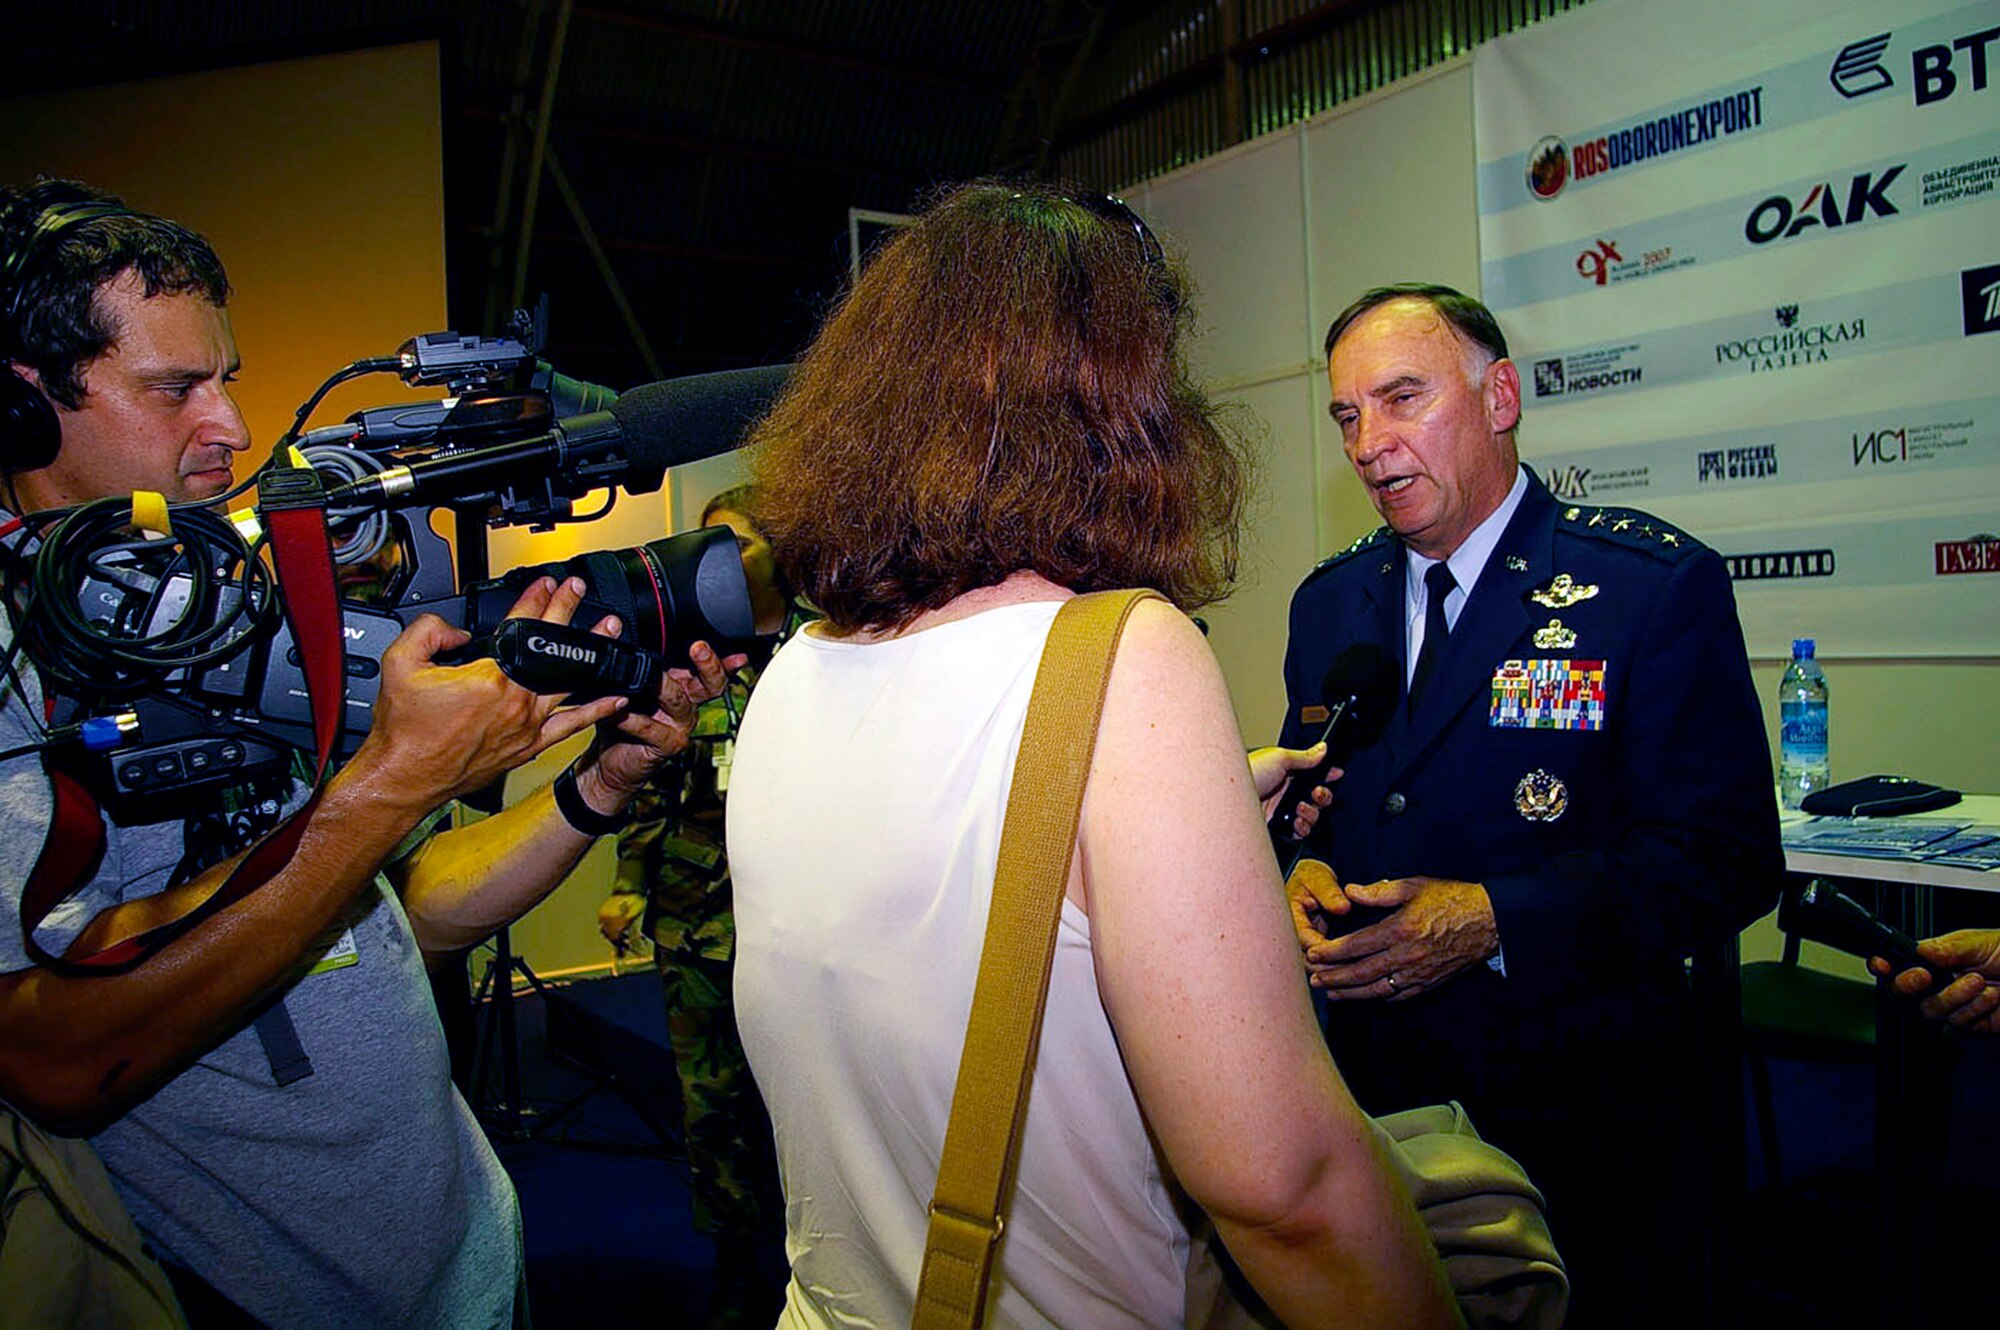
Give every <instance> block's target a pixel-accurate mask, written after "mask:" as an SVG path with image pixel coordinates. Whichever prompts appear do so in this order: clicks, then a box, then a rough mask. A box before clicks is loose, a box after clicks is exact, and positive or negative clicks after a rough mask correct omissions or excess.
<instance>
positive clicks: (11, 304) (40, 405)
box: [0, 199, 132, 473]
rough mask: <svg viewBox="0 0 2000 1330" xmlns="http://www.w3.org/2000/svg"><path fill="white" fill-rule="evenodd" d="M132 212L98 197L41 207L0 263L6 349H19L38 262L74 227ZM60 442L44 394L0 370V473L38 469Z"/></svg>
mask: <svg viewBox="0 0 2000 1330" xmlns="http://www.w3.org/2000/svg"><path fill="white" fill-rule="evenodd" d="M131 215H132V210H131V209H130V208H127V207H125V206H124V205H123V204H120V203H110V202H106V201H103V200H99V199H78V200H75V201H73V202H70V203H52V204H50V205H49V206H48V207H46V208H44V209H42V213H41V216H39V217H37V218H36V219H35V225H34V227H33V229H31V230H30V231H29V232H28V235H27V237H26V238H25V239H24V240H23V241H22V242H21V244H20V246H19V247H18V248H15V249H10V250H9V251H8V252H7V257H6V259H5V261H4V262H0V292H4V293H5V296H6V302H7V336H6V345H7V348H8V349H9V350H18V349H20V341H19V332H20V326H21V325H20V312H21V293H22V292H23V291H24V290H26V289H27V285H28V278H29V277H30V276H31V275H32V274H33V271H34V265H35V262H36V260H37V259H39V258H40V257H41V256H42V255H43V254H45V253H47V252H48V251H49V250H50V249H51V248H53V247H54V245H55V242H56V240H57V238H58V237H60V236H61V235H63V234H64V233H65V232H67V231H69V230H70V229H71V228H73V227H78V226H83V225H85V224H86V223H89V222H94V221H97V220H98V219H100V218H103V217H129V216H131ZM61 446H62V425H61V423H60V422H59V421H58V420H57V419H56V409H55V407H54V405H52V404H51V403H50V401H49V399H48V397H47V396H46V395H45V394H44V393H43V392H42V390H41V389H39V388H37V387H36V386H35V385H34V384H32V383H29V382H28V381H27V380H26V379H24V378H22V377H21V376H20V375H19V374H16V373H15V372H14V371H13V369H12V367H11V366H9V367H6V368H4V369H0V472H9V473H11V472H15V471H34V470H38V469H39V468H41V467H45V466H47V465H48V464H49V463H51V462H53V461H55V460H56V452H57V450H58V449H60V448H61Z"/></svg>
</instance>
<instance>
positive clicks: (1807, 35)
mask: <svg viewBox="0 0 2000 1330" xmlns="http://www.w3.org/2000/svg"><path fill="white" fill-rule="evenodd" d="M1723 34H1727V36H1726V38H1723V39H1721V40H1719V37H1720V35H1723ZM1473 100H1474V108H1475V109H1474V125H1475V133H1476V140H1477V157H1478V161H1479V166H1478V177H1477V181H1476V183H1477V188H1478V198H1479V214H1480V226H1479V235H1480V249H1481V253H1480V259H1481V279H1482V282H1481V295H1482V297H1483V298H1484V299H1485V300H1486V302H1487V303H1488V304H1489V305H1490V306H1491V307H1492V308H1493V309H1494V312H1495V313H1496V314H1497V315H1498V316H1499V318H1500V323H1501V326H1502V328H1503V330H1504V331H1505V332H1506V334H1507V338H1508V341H1509V343H1510V345H1511V346H1512V348H1513V358H1514V360H1515V362H1516V363H1517V364H1518V365H1519V367H1520V372H1521V380H1522V394H1521V395H1522V398H1523V408H1524V434H1523V437H1524V438H1525V439H1527V440H1529V441H1530V448H1531V451H1532V450H1533V449H1534V448H1535V446H1536V445H1537V444H1539V445H1540V446H1542V447H1546V448H1548V449H1550V451H1548V452H1546V453H1541V452H1537V453H1535V454H1534V456H1533V457H1532V460H1533V461H1534V462H1535V463H1536V465H1537V466H1538V467H1540V468H1542V469H1543V470H1544V471H1545V472H1546V474H1547V476H1548V479H1549V481H1550V483H1551V485H1552V487H1554V488H1555V489H1556V490H1557V492H1558V493H1561V494H1563V495H1565V496H1566V497H1567V498H1568V499H1570V500H1571V501H1574V502H1583V503H1607V504H1613V505H1619V504H1626V505H1632V506H1640V507H1646V508H1650V509H1652V510H1653V511H1656V512H1658V513H1659V514H1660V515H1661V516H1662V517H1665V518H1667V519H1668V520H1669V521H1675V522H1678V523H1680V524H1681V525H1683V526H1686V527H1687V528H1688V529H1689V530H1690V531H1691V532H1692V533H1693V534H1694V535H1695V536H1697V537H1699V538H1700V539H1702V540H1704V541H1706V542H1708V543H1709V544H1710V545H1713V546H1715V547H1716V548H1717V549H1720V550H1723V551H1724V552H1725V553H1728V554H1731V555H1734V556H1737V561H1736V562H1735V563H1734V564H1733V565H1732V571H1734V572H1735V573H1736V574H1737V575H1738V577H1739V582H1738V585H1739V588H1740V590H1741V593H1742V595H1741V603H1742V604H1743V605H1744V606H1745V630H1746V633H1747V634H1748V635H1749V636H1750V637H1751V638H1752V639H1753V640H1757V641H1763V642H1770V641H1776V642H1777V643H1779V644H1780V645H1782V642H1783V640H1784V634H1785V633H1786V632H1788V631H1791V630H1793V629H1797V628H1804V629H1806V631H1808V632H1810V633H1812V634H1813V635H1815V636H1818V637H1820V638H1821V639H1822V640H1823V642H1824V643H1825V645H1826V648H1827V650H1829V651H1830V652H1832V653H1835V654H1840V653H1843V652H1847V651H1852V650H1855V649H1857V648H1856V647H1855V646H1854V645H1853V643H1855V642H1859V641H1862V640H1864V639H1865V640H1866V641H1867V642H1868V643H1869V644H1870V647H1869V649H1870V650H1871V651H1876V652H1881V651H1885V650H1887V651H1900V652H1904V653H1907V654H1913V655H1926V654H1935V653H1940V652H1946V653H1966V652H1970V653H1976V654H1985V655H1992V654H2000V577H1995V576H1993V575H1992V574H1991V573H1989V572H1987V571H1986V569H1987V562H1986V561H1987V560H1988V558H1989V555H1988V553H1987V551H1988V548H1989V547H1988V545H1987V544H1985V543H1982V542H1984V541H1986V540H1987V538H1988V537H1989V536H1991V535H1992V534H1994V529H1995V525H1996V524H1995V523H1993V522H1990V521H1986V520H1984V519H1982V520H1980V521H1975V522H1964V521H1958V520H1956V519H1954V520H1953V521H1952V522H1950V523H1948V524H1947V526H1946V528H1945V529H1931V527H1930V526H1929V525H1927V524H1928V523H1932V522H1934V521H1939V520H1942V519H1936V518H1919V517H1916V516H1914V515H1915V514H1919V513H1933V514H1934V513H1936V512H1938V511H1940V510H1945V511H1952V510H1959V509H1962V508H1964V507H1965V505H1967V504H1972V505H1974V508H1973V511H1975V512H1976V511H1978V508H1977V505H1982V504H1984V503H1986V502H1987V496H1993V495H2000V397H1994V396H1975V394H1990V393H2000V377H1996V375H1995V372H1994V371H1995V366H1996V365H2000V358H1996V355H1995V352H1996V351H2000V239H1996V238H2000V0H1971V2H1970V3H1963V2H1959V0H1760V3H1759V4H1758V5H1756V6H1751V7H1745V6H1742V5H1740V4H1736V3H1734V2H1733V0H1645V2H1644V3H1641V0H1602V2H1601V3H1598V4H1593V5H1590V6H1585V7H1582V8H1579V9H1574V10H1572V11H1570V12H1568V13H1565V14H1563V15H1562V16H1560V17H1557V18H1554V19H1551V20H1549V21H1547V22H1544V23H1541V24H1537V25H1535V26H1534V27H1532V28H1529V29H1525V30H1523V31H1521V32H1518V33H1515V34H1512V35H1510V36H1508V37H1504V38H1500V39H1498V40H1496V41H1492V42H1488V43H1486V44H1484V45H1483V46H1481V47H1480V48H1479V49H1478V50H1477V51H1476V52H1475V53H1474V56H1473ZM1914 219H1922V220H1921V221H1918V220H1914ZM1905 223H1909V224H1908V225H1906V224H1905ZM1885 352H1887V353H1897V354H1894V355H1892V356H1891V357H1890V358H1889V359H1888V360H1886V361H1885V360H1884V359H1883V353H1885ZM1891 366H1893V373H1891V371H1890V367H1891ZM1911 404H1914V405H1911ZM1744 421H1768V422H1778V423H1777V424H1775V425H1771V426H1765V427H1759V428H1754V429H1753V428H1745V427H1744V426H1743V424H1742V422H1744ZM1855 486H1861V487H1865V490H1866V496H1867V497H1866V498H1865V499H1862V498H1860V497H1859V495H1858V494H1857V491H1856V489H1855V488H1853V487H1855ZM1860 513H1868V514H1878V513H1879V514H1880V515H1881V517H1880V522H1879V529H1876V531H1875V534H1873V535H1870V534H1869V531H1870V530H1871V529H1870V528H1868V527H1867V526H1866V525H1865V524H1862V525H1857V523H1858V522H1859V521H1860V519H1859V518H1858V517H1857V516H1856V514H1860ZM1691 518H1692V519H1708V520H1707V521H1706V524H1704V522H1703V521H1691V520H1688V519H1691ZM1780 520H1782V521H1783V522H1784V523H1786V524H1787V533H1786V534H1782V535H1780V534H1776V533H1773V532H1772V531H1768V530H1759V529H1756V528H1757V527H1758V526H1759V525H1762V524H1768V523H1771V522H1775V521H1780ZM1836 537H1837V538H1836ZM1774 588H1775V589H1776V590H1775V591H1773V589H1774ZM1968 588H1971V590H1968ZM1972 606H1977V607H1983V608H1982V612H1981V613H1979V614H1976V615H1968V613H1967V611H1968V608H1969V607H1972Z"/></svg>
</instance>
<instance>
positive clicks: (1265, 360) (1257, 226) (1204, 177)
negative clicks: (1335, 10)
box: [1132, 133, 1308, 384]
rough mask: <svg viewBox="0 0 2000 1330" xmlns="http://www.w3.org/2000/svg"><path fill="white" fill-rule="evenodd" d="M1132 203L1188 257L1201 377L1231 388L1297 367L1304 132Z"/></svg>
mask: <svg viewBox="0 0 2000 1330" xmlns="http://www.w3.org/2000/svg"><path fill="white" fill-rule="evenodd" d="M1132 203H1133V206H1134V207H1136V208H1138V209H1139V211H1140V213H1141V215H1143V216H1144V217H1145V218H1146V220H1147V222H1148V223H1149V224H1151V225H1152V226H1153V227H1154V228H1155V229H1156V230H1158V231H1159V233H1160V234H1161V235H1163V236H1167V237H1169V238H1170V243H1171V244H1172V245H1173V246H1174V248H1175V249H1176V250H1179V251H1180V252H1182V253H1183V254H1184V255H1185V258H1186V261H1187V264H1188V270H1189V273H1190V275H1191V276H1192V278H1193V280H1194V302H1195V305H1194V307H1195V315H1196V319H1197V325H1196V326H1197V328H1198V330H1199V335H1198V336H1197V337H1196V339H1195V341H1194V343H1193V344H1192V345H1191V346H1190V347H1189V359H1190V363H1191V364H1192V366H1193V367H1194V370H1195V373H1196V374H1197V375H1198V376H1199V377H1200V378H1201V379H1202V380H1204V381H1205V382H1208V383H1213V384H1233V383H1242V382H1245V381H1254V380H1258V379H1263V378H1268V377H1270V376H1271V374H1272V373H1273V372H1274V371H1276V370H1283V371H1287V372H1289V371H1294V370H1296V369H1297V368H1298V366H1299V362H1300V351H1299V345H1300V340H1301V337H1302V334H1303V332H1304V330H1305V329H1306V327H1307V325H1308V319H1307V312H1306V288H1305V283H1304V282H1302V281H1300V280H1299V274H1300V273H1301V272H1302V271H1303V270H1304V267H1305V226H1304V223H1303V221H1302V220H1301V219H1302V217H1303V209H1304V205H1303V203H1302V201H1301V199H1300V190H1299V159H1298V140H1297V135H1296V133H1287V134H1280V135H1274V136H1272V137H1271V138H1268V139H1262V140H1259V141H1258V142H1257V143H1254V144H1250V145H1248V146H1246V147H1244V148H1241V149H1238V150H1237V151H1235V152H1233V153H1230V154H1228V155H1227V156H1226V157H1222V158H1216V159H1212V160H1211V162H1205V163H1203V164H1202V165H1201V166H1199V167H1195V168H1193V169H1190V170H1187V171H1183V172H1181V173H1180V174H1178V175H1176V176H1173V177H1170V178H1168V179H1166V180H1162V181H1159V182H1157V183H1155V184H1152V185H1148V186H1146V187H1145V188H1144V189H1142V190H1139V191H1135V192H1134V193H1133V195H1132Z"/></svg>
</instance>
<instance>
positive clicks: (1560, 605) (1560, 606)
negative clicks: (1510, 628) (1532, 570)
mask: <svg viewBox="0 0 2000 1330" xmlns="http://www.w3.org/2000/svg"><path fill="white" fill-rule="evenodd" d="M1596 594H1597V588H1596V587H1595V586H1593V585H1590V584H1587V583H1581V582H1578V581H1577V580H1576V579H1575V578H1573V577H1571V576H1570V575H1569V574H1568V573H1557V574H1556V580H1555V581H1553V582H1551V583H1549V584H1548V585H1547V586H1545V587H1543V588H1542V589H1541V590H1540V591H1537V592H1534V593H1532V594H1531V595H1530V596H1529V597H1528V599H1530V600H1532V601H1534V602H1535V603H1536V604H1537V605H1546V606H1548V607H1549V608H1550V609H1552V610H1566V609H1568V608H1569V607H1570V606H1572V605H1574V604H1576V603H1577V602H1578V601H1579V600H1589V599H1590V598H1591V597H1592V596H1594V595H1596Z"/></svg>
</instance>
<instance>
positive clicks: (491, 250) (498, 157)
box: [0, 0, 1581, 388]
mask: <svg viewBox="0 0 2000 1330" xmlns="http://www.w3.org/2000/svg"><path fill="white" fill-rule="evenodd" d="M1572 3H1581V0H1011V2H1009V0H961V2H959V3H951V2H949V0H865V2H863V0H796V2H780V0H589V2H581V0H10V3H9V5H8V9H9V10H10V11H11V12H10V13H9V16H8V22H7V23H6V24H5V25H0V53H4V54H5V56H6V58H7V59H8V67H9V69H10V80H9V88H10V91H11V92H14V93H24V92H34V91H40V90H45V89H50V88H56V87H67V86H80V85H88V84H93V83H103V82H110V81H117V80H120V79H125V78H132V77H142V76H148V75H156V74H162V73H174V72H182V71H186V70H190V69H196V68H203V67H214V66H218V65H234V64H246V63H252V62H255V61H259V60H268V59H274V58H281V57H285V56H293V55H300V54H307V53H312V52H316V51H328V50H338V49H344V48H352V47H357V46H365V45H370V44H376V43H381V42H386V41H396V40H409V39H411V38H413V37H435V38H437V39H439V40H440V42H441V51H442V57H443V64H444V69H443V75H444V78H443V83H444V89H445V98H446V106H445V108H444V109H445V126H446V145H445V147H446V162H447V178H446V182H445V186H446V205H447V215H448V217H449V219H450V225H451V228H452V235H451V239H450V249H451V253H450V276H451V304H452V311H451V313H452V318H453V326H454V327H455V328H457V329H459V330H461V331H466V332H471V331H491V330H492V329H493V328H495V327H496V326H497V325H498V324H499V323H500V322H501V321H503V320H504V318H505V316H506V313H507V311H508V310H509V309H511V308H512V307H513V306H514V305H515V304H518V303H523V301H524V299H525V300H526V301H532V300H533V299H534V297H535V295H536V293H538V292H542V291H549V292H552V293H554V294H555V302H554V309H553V317H552V325H553V326H552V330H551V344H550V347H549V355H550V358H551V359H553V360H554V361H555V362H556V363H557V364H558V366H559V367H560V368H561V369H563V370H564V372H566V373H569V374H573V375H575V376H577V377H580V378H585V379H589V380H593V381H596V382H601V383H606V384H610V385H612V386H615V387H621V388H622V387H626V386H630V385H631V384H633V383H635V382H640V381H643V380H646V379H652V378H660V377H666V376H671V375H675V374H684V373H693V372H699V371H702V370H706V369H715V368H724V367H729V366H735V365H747V364H759V363H769V362H772V361H778V360H783V359H787V358H789V357H790V356H791V355H793V354H794V353H795V352H796V351H797V350H798V349H799V347H800V346H801V345H802V344H803V343H804V341H805V339H806V338H807V337H808V336H809V335H810V333H811V331H812V329H813V327H814V325H815V323H816V322H817V320H818V318H819V316H820V314H821V313H822V312H823V311H824V309H825V308H826V305H827V303H828V302H829V301H830V300H831V299H832V298H833V297H834V296H835V295H836V294H837V293H838V291H839V289H840V284H841V282H842V281H843V280H844V278H845V276H846V274H847V271H848V268H849V261H850V253H849V236H850V217H851V214H852V213H853V212H854V211H855V210H859V211H860V212H862V213H867V214H896V213H907V212H909V211H911V210H912V209H913V208H915V207H917V206H919V205H920V204H921V202H922V200H923V199H924V197H925V196H926V195H927V194H929V193H930V192H931V191H933V190H935V189H937V188H938V187H940V186H943V185H947V184H950V183H952V182H955V181H959V180H964V179H968V178H972V177H975V176H980V175H990V174H1009V175H1034V176H1042V177H1049V176H1053V177H1060V178H1068V179H1072V180H1074V181H1076V182H1077V183H1078V184H1081V185H1084V186H1088V187H1092V188H1100V189H1103V188H1115V187H1117V186H1119V185H1121V184H1126V183H1130V182H1132V181H1135V180H1139V179H1143V178H1145V177H1147V176H1150V175H1154V174H1157V173H1159V172H1161V171H1164V170H1168V169H1171V168H1173V167H1175V166H1178V165H1182V164H1185V163H1186V162H1189V161H1193V160H1195V159H1197V158H1199V157H1201V156H1204V155H1206V154H1208V153H1211V152H1214V151H1217V150H1219V149H1221V148H1224V147H1227V146H1229V145H1230V144H1232V143H1235V142H1237V141H1240V140H1241V139H1243V138H1246V137H1250V136H1253V135H1255V134H1260V133H1265V132H1268V131H1270V130H1271V129H1274V128H1277V127H1279V126H1281V125H1283V124H1284V123H1287V122H1288V121H1291V120H1296V119H1299V118H1302V117H1304V116H1309V115H1312V114H1314V113H1316V112H1318V111H1320V110H1323V109H1325V108H1326V107H1328V106H1331V105H1334V104H1335V103H1337V102H1339V101H1341V100H1344V99H1345V98H1347V97H1350V96H1355V95H1359V94H1360V93H1363V92H1366V91H1370V90H1372V89H1373V88H1375V87H1379V86H1381V85H1382V84H1384V83H1387V82H1389V81H1391V80H1393V79H1394V78H1396V77H1400V76H1401V75H1403V74H1406V73H1410V72H1413V71H1415V70H1417V69H1421V68H1424V67H1425V66H1427V65H1430V64H1434V63H1437V62H1438V61H1440V60H1445V59H1449V58H1451V57H1452V56H1454V55H1457V54H1459V53H1461V52H1463V51H1466V50H1469V49H1471V47H1472V46H1473V45H1476V44H1477V43H1478V42H1479V41H1481V40H1484V39H1485V38H1486V37H1488V36H1491V35H1494V34H1496V33H1500V32H1505V31H1509V30H1511V29H1512V28H1515V27H1518V26H1521V25H1523V24H1525V23H1529V22H1533V21H1535V20H1536V19H1538V18H1541V17H1543V16H1545V15H1547V14H1549V13H1552V12H1555V11H1558V10H1561V9H1566V8H1569V7H1570V6H1571V4H1572Z"/></svg>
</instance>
